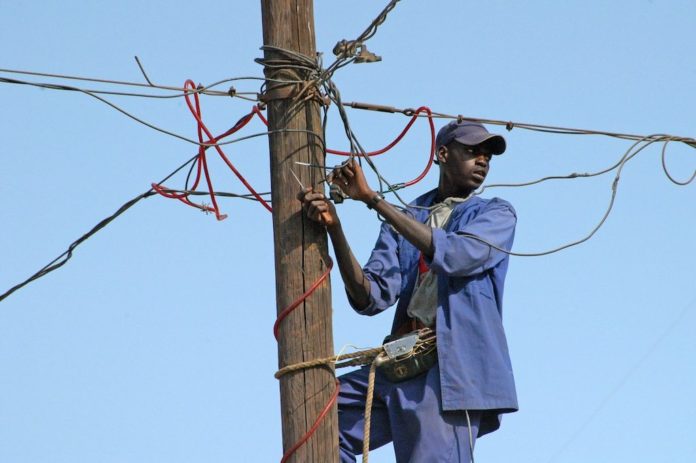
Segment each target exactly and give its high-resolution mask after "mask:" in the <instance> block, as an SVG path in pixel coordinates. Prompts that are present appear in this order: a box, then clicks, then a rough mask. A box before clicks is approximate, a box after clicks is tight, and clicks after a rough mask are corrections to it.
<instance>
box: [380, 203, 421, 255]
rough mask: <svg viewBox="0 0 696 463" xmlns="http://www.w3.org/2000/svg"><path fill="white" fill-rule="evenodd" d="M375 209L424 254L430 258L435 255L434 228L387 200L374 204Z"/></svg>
mask: <svg viewBox="0 0 696 463" xmlns="http://www.w3.org/2000/svg"><path fill="white" fill-rule="evenodd" d="M374 209H375V210H376V211H377V212H379V214H380V215H381V216H382V217H384V218H385V219H386V221H387V222H389V224H390V225H391V226H392V227H394V228H395V229H396V231H398V232H399V233H400V234H401V235H402V236H403V237H404V238H406V240H408V242H410V243H411V244H412V245H414V246H415V247H416V248H418V250H420V251H421V252H422V253H423V254H424V255H426V256H428V257H430V258H432V257H433V254H434V253H435V247H434V246H433V229H432V228H430V227H429V226H427V225H425V224H423V223H420V222H419V221H417V220H416V219H414V218H413V217H411V216H409V215H406V214H404V213H403V212H401V211H399V210H398V209H396V208H395V207H394V206H392V205H391V204H389V203H388V202H387V201H379V202H378V203H377V204H376V205H374Z"/></svg>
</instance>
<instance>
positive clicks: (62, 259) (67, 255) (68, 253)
mask: <svg viewBox="0 0 696 463" xmlns="http://www.w3.org/2000/svg"><path fill="white" fill-rule="evenodd" d="M197 158H198V154H196V155H195V156H194V157H192V158H191V159H189V160H188V161H186V162H185V163H183V164H181V165H180V166H179V167H177V168H176V169H174V170H173V171H172V172H171V173H169V174H168V175H167V176H166V177H164V178H163V179H162V180H161V181H160V182H159V183H160V184H161V183H164V182H166V181H167V180H169V179H170V178H171V177H173V176H174V175H175V174H177V173H178V172H179V171H181V170H182V169H183V168H184V167H186V166H187V165H189V164H190V163H192V162H193V161H195V160H196V159H197ZM166 191H168V192H177V193H186V194H190V195H208V194H209V193H208V192H200V191H180V190H166ZM155 194H157V193H155V191H154V189H153V188H150V189H149V190H147V191H146V192H144V193H141V194H139V195H137V196H136V197H134V198H133V199H130V200H128V201H126V202H125V203H124V204H123V205H121V207H119V208H118V209H117V210H116V212H114V213H113V214H111V215H110V216H108V217H106V218H104V219H102V220H101V221H99V222H98V223H97V224H96V225H95V226H94V227H92V228H91V229H90V230H89V231H88V232H87V233H85V234H84V235H82V236H81V237H80V238H78V239H76V240H75V241H73V242H72V243H71V244H70V245H69V246H68V248H67V249H66V250H65V252H63V253H62V254H61V255H59V256H58V257H56V258H55V259H53V260H52V261H50V262H49V263H48V264H46V265H45V266H43V267H42V268H41V269H40V270H39V271H37V272H36V273H34V274H33V275H32V276H30V277H29V278H27V279H26V280H24V281H22V282H21V283H18V284H16V285H14V286H13V287H11V288H10V289H8V290H7V291H5V292H4V293H3V294H2V295H0V302H1V301H3V300H4V299H5V298H7V297H8V296H10V295H11V294H12V293H14V292H15V291H17V290H19V289H21V288H23V287H24V286H26V285H28V284H29V283H31V282H33V281H35V280H38V279H39V278H41V277H44V276H46V275H47V274H49V273H50V272H52V271H54V270H56V269H58V268H60V267H62V266H63V265H65V263H66V262H68V261H69V260H70V259H71V258H72V256H73V252H74V250H75V249H76V248H77V247H78V246H79V245H81V244H82V243H84V242H85V241H87V240H88V239H89V238H91V237H92V236H93V235H95V234H96V233H97V232H98V231H100V230H102V229H104V227H106V226H107V225H109V224H110V223H111V222H113V221H114V220H115V219H116V218H117V217H118V216H120V215H121V214H123V213H124V212H126V211H127V210H128V209H130V208H131V207H133V206H135V205H136V204H137V203H138V202H140V200H142V199H145V198H149V197H150V196H154V195H155ZM259 194H260V195H264V196H267V195H269V194H270V193H267V192H265V193H259ZM216 195H217V196H222V197H228V198H242V199H250V200H254V201H256V198H254V197H253V196H252V195H247V194H235V193H221V192H217V193H216Z"/></svg>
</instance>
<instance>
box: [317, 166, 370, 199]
mask: <svg viewBox="0 0 696 463" xmlns="http://www.w3.org/2000/svg"><path fill="white" fill-rule="evenodd" d="M328 180H329V182H330V183H331V184H333V185H337V186H338V187H339V188H340V189H341V190H343V192H344V193H345V194H346V195H348V196H349V197H350V198H351V199H354V200H356V201H363V202H367V201H370V200H372V198H373V197H374V196H375V195H376V194H377V193H375V192H374V191H373V190H372V188H370V186H369V185H368V184H367V179H365V174H364V173H363V170H362V167H360V164H358V161H356V160H355V158H353V159H351V160H349V161H348V162H347V163H345V164H343V165H341V166H338V167H336V168H335V169H334V170H333V172H331V174H329V177H328Z"/></svg>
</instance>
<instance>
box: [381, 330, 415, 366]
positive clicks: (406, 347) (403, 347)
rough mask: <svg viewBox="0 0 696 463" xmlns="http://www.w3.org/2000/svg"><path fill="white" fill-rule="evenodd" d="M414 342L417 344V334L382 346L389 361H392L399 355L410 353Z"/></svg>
mask: <svg viewBox="0 0 696 463" xmlns="http://www.w3.org/2000/svg"><path fill="white" fill-rule="evenodd" d="M416 342H418V333H413V334H409V335H406V336H404V337H403V338H399V339H396V340H394V341H391V342H388V343H386V344H385V345H384V346H383V347H384V352H386V353H387V356H388V357H389V358H390V359H391V360H394V359H395V358H397V357H399V356H401V355H404V354H408V353H409V352H411V351H412V350H413V348H414V347H415V346H416Z"/></svg>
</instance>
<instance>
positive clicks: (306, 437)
mask: <svg viewBox="0 0 696 463" xmlns="http://www.w3.org/2000/svg"><path fill="white" fill-rule="evenodd" d="M340 389H341V383H340V381H339V380H338V379H337V380H336V389H335V390H334V393H333V394H332V395H331V399H329V402H328V403H327V404H326V406H325V407H324V409H323V410H322V411H321V413H320V414H319V416H318V417H317V419H316V421H315V422H314V424H313V425H312V427H311V428H310V429H309V431H307V432H306V433H305V435H304V436H302V438H301V439H300V440H298V441H297V442H296V443H295V444H294V445H293V446H292V447H290V449H288V451H287V452H285V455H283V458H281V460H280V463H285V462H286V461H288V459H289V458H290V457H291V456H292V455H293V454H294V453H295V452H296V451H297V449H299V448H300V447H302V446H303V445H304V444H305V442H307V441H308V440H309V438H310V437H312V434H314V433H315V432H317V429H319V425H320V424H321V422H322V421H323V420H324V418H326V415H327V414H328V413H329V411H330V410H331V407H333V404H334V403H335V402H336V399H337V398H338V393H339V391H340Z"/></svg>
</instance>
